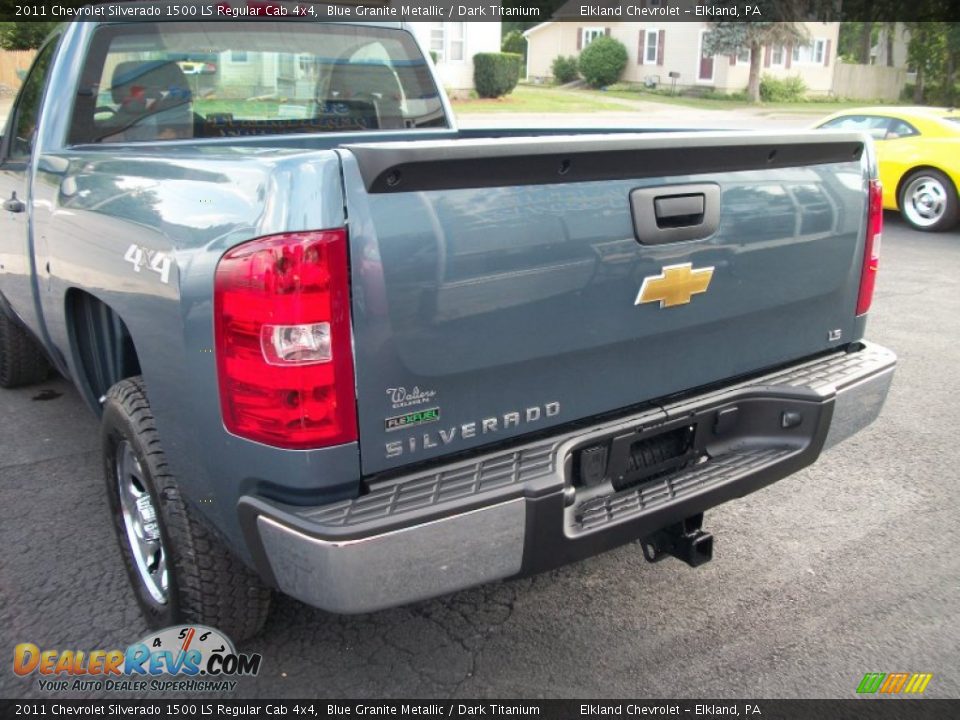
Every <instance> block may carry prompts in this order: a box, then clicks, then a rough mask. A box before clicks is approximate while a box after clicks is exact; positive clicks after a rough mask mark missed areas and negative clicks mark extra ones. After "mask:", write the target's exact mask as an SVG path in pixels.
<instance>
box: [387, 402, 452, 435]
mask: <svg viewBox="0 0 960 720" xmlns="http://www.w3.org/2000/svg"><path fill="white" fill-rule="evenodd" d="M438 420H440V408H438V407H434V408H427V409H426V410H414V411H413V412H408V413H404V414H403V415H394V416H393V417H388V418H387V419H386V420H385V421H384V425H385V428H386V431H387V432H392V431H394V430H403V429H404V428H408V427H413V426H414V425H424V424H425V423H432V422H437V421H438Z"/></svg>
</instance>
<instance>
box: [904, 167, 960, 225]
mask: <svg viewBox="0 0 960 720" xmlns="http://www.w3.org/2000/svg"><path fill="white" fill-rule="evenodd" d="M898 200H899V204H900V214H901V215H902V216H903V219H904V220H906V221H907V222H908V223H910V225H912V226H913V227H914V228H916V229H917V230H927V231H930V232H942V231H944V230H949V229H951V228H952V227H954V226H955V225H956V224H957V220H958V217H960V201H958V199H957V189H956V187H954V185H953V182H952V181H951V180H950V178H948V177H947V176H946V175H944V174H943V173H942V172H940V171H939V170H933V169H925V170H917V171H915V172H913V173H911V174H910V175H909V176H908V177H907V179H906V180H904V182H903V186H902V187H901V189H900V197H899V198H898Z"/></svg>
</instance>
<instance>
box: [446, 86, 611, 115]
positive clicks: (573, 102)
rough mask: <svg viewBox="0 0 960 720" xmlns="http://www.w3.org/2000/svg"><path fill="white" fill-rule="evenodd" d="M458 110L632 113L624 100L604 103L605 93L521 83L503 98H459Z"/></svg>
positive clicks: (455, 103)
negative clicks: (622, 101)
mask: <svg viewBox="0 0 960 720" xmlns="http://www.w3.org/2000/svg"><path fill="white" fill-rule="evenodd" d="M453 109H454V111H455V112H457V113H469V114H472V113H498V112H511V113H568V112H571V113H573V112H576V113H582V112H594V111H596V112H601V111H619V112H630V108H629V107H625V106H624V105H621V104H620V103H611V102H604V100H603V93H599V92H584V91H571V90H560V89H558V88H549V87H535V86H532V85H520V86H518V87H517V88H516V89H515V90H514V91H513V92H512V93H510V94H509V95H507V96H506V97H502V98H494V99H486V98H476V99H471V100H456V101H454V102H453Z"/></svg>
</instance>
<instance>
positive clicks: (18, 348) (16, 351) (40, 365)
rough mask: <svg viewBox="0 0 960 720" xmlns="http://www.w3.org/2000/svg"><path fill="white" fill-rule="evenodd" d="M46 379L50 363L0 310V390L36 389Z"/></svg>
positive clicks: (14, 322) (25, 334)
mask: <svg viewBox="0 0 960 720" xmlns="http://www.w3.org/2000/svg"><path fill="white" fill-rule="evenodd" d="M49 375H50V363H48V362H47V358H46V356H45V355H44V354H43V350H41V349H40V346H39V345H38V344H37V341H36V340H34V339H33V338H32V337H31V336H30V333H28V332H27V331H26V330H24V329H23V328H22V327H21V326H20V324H19V323H17V322H16V321H15V320H13V319H12V318H10V317H9V316H8V315H7V314H6V313H5V312H4V311H3V310H2V309H0V387H5V388H15V387H22V386H24V385H36V384H37V383H40V382H43V381H44V380H46V379H47V377H49Z"/></svg>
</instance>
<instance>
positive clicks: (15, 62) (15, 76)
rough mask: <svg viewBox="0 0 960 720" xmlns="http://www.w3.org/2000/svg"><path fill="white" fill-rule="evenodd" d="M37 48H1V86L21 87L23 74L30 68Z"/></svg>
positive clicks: (13, 88)
mask: <svg viewBox="0 0 960 720" xmlns="http://www.w3.org/2000/svg"><path fill="white" fill-rule="evenodd" d="M36 54H37V51H36V50H0V86H6V88H7V89H8V90H11V91H16V90H19V89H20V83H21V82H22V80H21V75H23V74H24V73H26V72H27V70H29V69H30V63H32V62H33V58H34V56H35V55H36Z"/></svg>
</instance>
